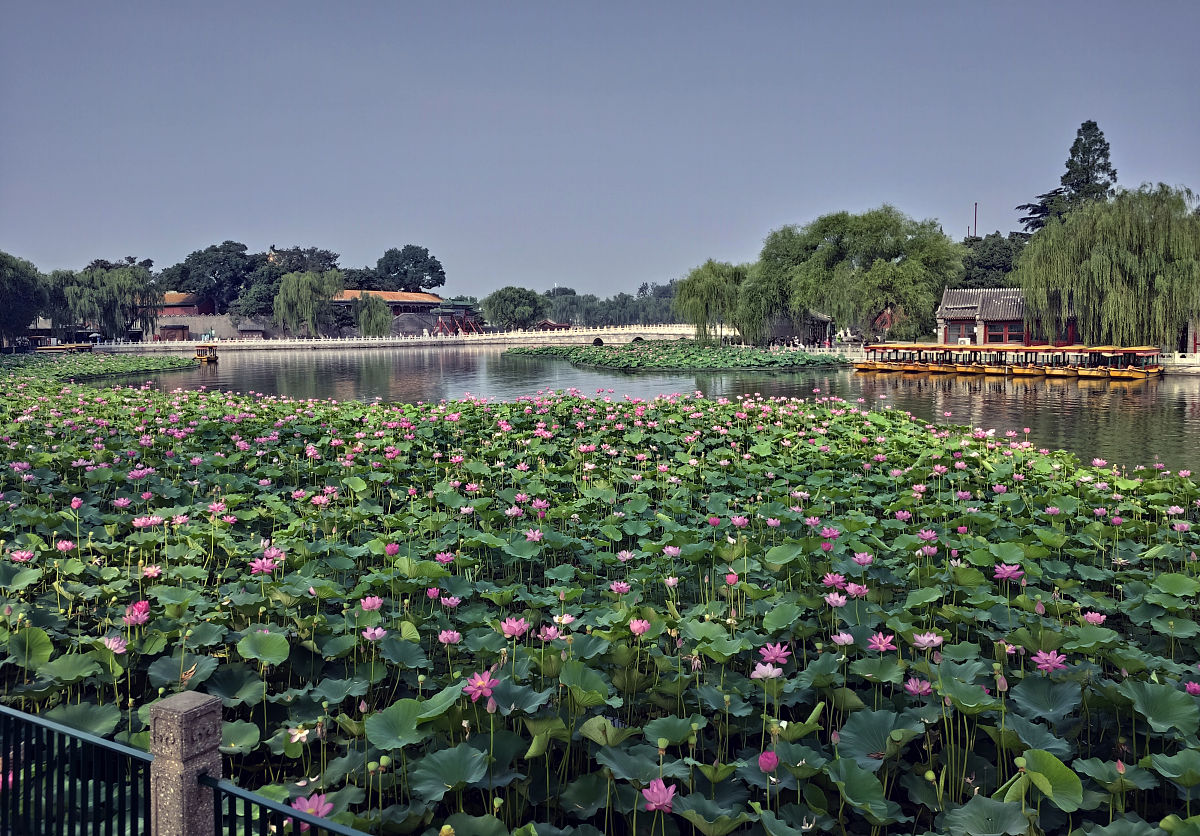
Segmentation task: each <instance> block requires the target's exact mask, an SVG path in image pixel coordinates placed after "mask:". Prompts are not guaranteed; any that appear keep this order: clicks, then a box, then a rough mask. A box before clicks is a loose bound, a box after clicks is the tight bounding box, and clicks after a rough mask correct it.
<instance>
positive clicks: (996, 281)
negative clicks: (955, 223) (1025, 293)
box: [953, 230, 1027, 288]
mask: <svg viewBox="0 0 1200 836" xmlns="http://www.w3.org/2000/svg"><path fill="white" fill-rule="evenodd" d="M1026 240H1027V239H1026V236H1025V235H1024V234H1023V233H1019V232H1010V233H1009V234H1008V236H1007V237H1006V236H1004V235H1001V234H1000V231H999V230H997V231H996V232H992V233H989V234H988V235H985V236H984V237H982V238H980V237H978V236H970V237H968V238H964V239H963V242H962V243H963V246H965V247H966V248H967V252H966V255H965V256H964V257H963V274H962V276H961V277H960V278H959V279H958V280H957V281H955V283H954V285H953V286H954V287H969V288H975V287H1012V286H1013V278H1012V272H1013V270H1015V269H1016V268H1017V259H1018V258H1019V257H1020V255H1021V251H1022V250H1023V249H1025V242H1026Z"/></svg>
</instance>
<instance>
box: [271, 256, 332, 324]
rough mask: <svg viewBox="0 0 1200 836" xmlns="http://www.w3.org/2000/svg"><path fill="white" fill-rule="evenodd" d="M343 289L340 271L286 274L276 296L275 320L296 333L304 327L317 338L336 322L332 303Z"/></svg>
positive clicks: (281, 280) (280, 282) (310, 271)
mask: <svg viewBox="0 0 1200 836" xmlns="http://www.w3.org/2000/svg"><path fill="white" fill-rule="evenodd" d="M342 287H343V284H342V274H341V271H339V270H326V271H325V272H323V273H318V272H315V271H312V270H309V271H305V272H303V273H287V274H286V275H284V276H283V277H282V278H281V279H280V281H279V292H278V293H277V294H276V295H275V305H274V311H275V321H276V322H278V323H279V324H280V325H282V326H283V327H284V328H286V329H287V330H288V331H290V332H291V333H293V334H294V333H297V332H299V330H300V328H301V327H302V326H303V327H304V328H305V329H306V330H307V332H308V335H309V336H310V337H315V336H317V335H318V334H320V333H321V332H322V330H323V329H324V328H326V327H328V325H329V324H330V323H331V322H332V321H333V306H332V305H331V304H330V300H331V299H332V298H333V297H334V296H336V295H337V294H338V292H339V291H341V290H342Z"/></svg>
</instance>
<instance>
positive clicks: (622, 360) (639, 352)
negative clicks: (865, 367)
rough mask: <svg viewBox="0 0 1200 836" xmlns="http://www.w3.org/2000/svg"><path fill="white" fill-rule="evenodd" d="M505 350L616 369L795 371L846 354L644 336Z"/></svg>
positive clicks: (838, 362)
mask: <svg viewBox="0 0 1200 836" xmlns="http://www.w3.org/2000/svg"><path fill="white" fill-rule="evenodd" d="M508 353H510V354H519V355H524V356H527V357H559V358H561V359H564V360H568V361H570V362H571V363H573V364H575V365H578V366H594V367H597V368H602V369H617V370H620V371H727V370H743V369H776V370H779V371H796V370H799V369H808V368H821V367H825V368H828V367H833V366H844V365H847V361H846V359H845V358H844V357H835V356H831V355H828V354H808V353H806V352H804V351H800V350H798V349H793V348H772V349H765V348H754V347H751V346H721V345H709V344H705V343H700V342H696V341H695V340H674V341H669V340H647V341H637V342H632V343H629V344H628V345H545V346H538V347H534V348H510V349H509V350H508Z"/></svg>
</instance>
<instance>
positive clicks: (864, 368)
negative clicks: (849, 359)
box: [854, 360, 879, 372]
mask: <svg viewBox="0 0 1200 836" xmlns="http://www.w3.org/2000/svg"><path fill="white" fill-rule="evenodd" d="M854 371H856V372H875V371H879V363H878V362H877V361H875V360H859V361H858V362H856V363H855V364H854Z"/></svg>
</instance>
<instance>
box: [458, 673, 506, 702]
mask: <svg viewBox="0 0 1200 836" xmlns="http://www.w3.org/2000/svg"><path fill="white" fill-rule="evenodd" d="M499 684H500V680H499V679H495V678H494V677H493V676H492V672H491V671H480V672H479V673H473V674H471V676H470V677H469V678H468V679H467V684H466V687H465V688H463V693H465V694H466V695H467V696H469V697H470V698H471V702H479V698H480V697H489V698H490V697H491V696H492V689H493V688H495V687H496V686H497V685H499Z"/></svg>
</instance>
